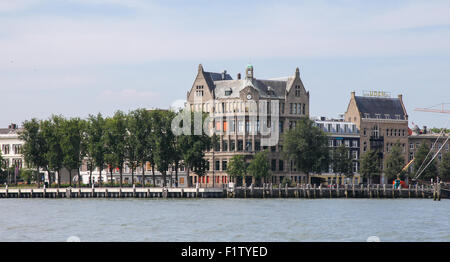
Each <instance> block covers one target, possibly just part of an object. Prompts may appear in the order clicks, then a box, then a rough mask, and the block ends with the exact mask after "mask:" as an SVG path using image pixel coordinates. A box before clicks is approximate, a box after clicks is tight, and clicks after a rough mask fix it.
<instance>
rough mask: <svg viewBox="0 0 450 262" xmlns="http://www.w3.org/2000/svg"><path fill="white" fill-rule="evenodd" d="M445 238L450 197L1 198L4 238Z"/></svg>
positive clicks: (449, 233) (449, 235) (449, 229)
mask: <svg viewBox="0 0 450 262" xmlns="http://www.w3.org/2000/svg"><path fill="white" fill-rule="evenodd" d="M373 236H375V237H378V238H379V240H380V241H382V242H383V241H445V242H450V200H447V199H444V200H442V201H440V202H438V201H432V200H430V199H395V200H393V199H383V200H378V199H314V200H308V199H167V200H161V199H0V241H67V240H68V239H70V240H73V239H75V240H78V239H79V240H81V241H182V242H185V241H366V240H367V238H368V237H372V239H373Z"/></svg>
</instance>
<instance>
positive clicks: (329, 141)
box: [328, 139, 333, 147]
mask: <svg viewBox="0 0 450 262" xmlns="http://www.w3.org/2000/svg"><path fill="white" fill-rule="evenodd" d="M328 147H333V139H329V140H328Z"/></svg>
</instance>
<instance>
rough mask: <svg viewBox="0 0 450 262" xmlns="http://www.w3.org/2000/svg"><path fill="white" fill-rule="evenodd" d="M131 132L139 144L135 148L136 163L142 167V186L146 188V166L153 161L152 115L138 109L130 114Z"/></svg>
mask: <svg viewBox="0 0 450 262" xmlns="http://www.w3.org/2000/svg"><path fill="white" fill-rule="evenodd" d="M129 119H130V122H129V126H131V127H130V129H131V130H133V131H130V132H133V133H134V136H135V138H136V141H137V143H136V144H135V145H134V146H135V152H136V162H137V163H140V164H141V167H142V170H141V171H142V186H143V187H144V186H145V165H146V163H147V162H148V161H152V162H153V159H152V155H151V154H152V149H153V144H152V141H153V140H152V137H151V136H152V121H151V117H150V113H149V111H148V110H146V109H143V108H142V109H137V110H134V111H132V112H131V113H130V114H129Z"/></svg>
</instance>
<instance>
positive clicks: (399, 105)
mask: <svg viewBox="0 0 450 262" xmlns="http://www.w3.org/2000/svg"><path fill="white" fill-rule="evenodd" d="M345 120H346V121H348V122H352V123H355V124H356V127H357V128H358V129H359V130H360V134H361V145H360V153H361V155H362V154H364V153H366V152H367V151H369V150H377V151H378V152H379V158H380V160H381V165H382V166H383V167H385V165H386V164H385V161H384V160H385V158H386V156H387V155H388V154H389V152H390V149H391V148H392V146H393V145H395V144H396V143H399V144H400V146H401V148H402V153H403V154H404V157H405V164H406V163H407V161H408V151H407V144H408V114H407V113H406V109H405V106H404V104H403V99H402V95H398V97H397V98H390V97H386V96H381V97H376V96H356V95H355V92H352V93H351V98H350V102H349V104H348V107H347V112H346V113H345ZM387 182H389V181H386V179H385V178H384V174H382V176H381V179H380V183H382V184H383V183H387Z"/></svg>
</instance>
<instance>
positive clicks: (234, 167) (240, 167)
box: [227, 155, 247, 183]
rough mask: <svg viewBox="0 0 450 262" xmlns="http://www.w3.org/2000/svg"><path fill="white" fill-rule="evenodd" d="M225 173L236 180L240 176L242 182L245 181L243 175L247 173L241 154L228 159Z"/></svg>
mask: <svg viewBox="0 0 450 262" xmlns="http://www.w3.org/2000/svg"><path fill="white" fill-rule="evenodd" d="M227 173H228V175H229V176H230V178H232V179H234V180H236V178H238V177H242V181H243V183H245V176H246V175H247V166H246V163H245V159H244V156H243V155H234V156H233V157H231V159H230V163H229V164H228V166H227Z"/></svg>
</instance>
